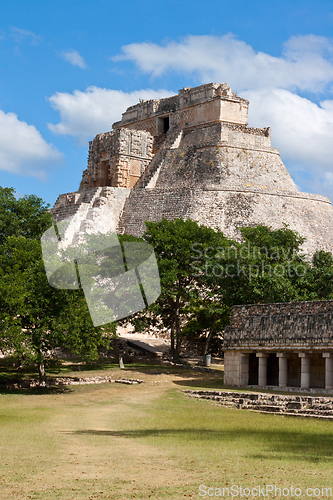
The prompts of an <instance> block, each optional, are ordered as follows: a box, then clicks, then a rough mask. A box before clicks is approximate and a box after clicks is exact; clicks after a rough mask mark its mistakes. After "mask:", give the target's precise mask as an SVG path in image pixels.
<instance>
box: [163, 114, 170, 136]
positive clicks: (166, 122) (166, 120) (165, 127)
mask: <svg viewBox="0 0 333 500" xmlns="http://www.w3.org/2000/svg"><path fill="white" fill-rule="evenodd" d="M168 130H169V117H168V116H166V117H165V118H163V132H164V133H165V134H166V133H167V131H168Z"/></svg>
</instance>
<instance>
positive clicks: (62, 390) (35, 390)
mask: <svg viewBox="0 0 333 500" xmlns="http://www.w3.org/2000/svg"><path fill="white" fill-rule="evenodd" d="M71 392H73V390H72V389H71V388H70V387H68V386H61V387H60V386H55V387H31V388H25V387H20V388H17V389H15V388H10V389H6V388H3V387H1V385H0V394H1V395H3V396H5V395H6V394H7V395H8V394H16V395H17V394H21V395H23V396H32V395H33V396H43V395H45V394H51V395H52V394H67V393H71Z"/></svg>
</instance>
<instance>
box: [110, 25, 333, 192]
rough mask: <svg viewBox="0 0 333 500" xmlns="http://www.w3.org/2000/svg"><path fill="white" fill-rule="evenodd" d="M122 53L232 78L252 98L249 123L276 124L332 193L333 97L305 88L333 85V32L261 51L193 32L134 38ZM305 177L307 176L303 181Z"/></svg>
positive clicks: (283, 146) (304, 172) (213, 77)
mask: <svg viewBox="0 0 333 500" xmlns="http://www.w3.org/2000/svg"><path fill="white" fill-rule="evenodd" d="M113 59H114V60H115V61H122V60H130V61H133V62H134V63H135V64H136V65H137V66H138V67H139V69H140V70H141V71H142V72H144V73H148V74H151V75H152V76H154V77H158V76H162V75H163V74H170V72H172V71H173V72H178V73H180V74H187V75H191V76H192V77H193V76H194V77H195V78H196V79H197V81H199V82H200V83H208V82H212V81H213V82H226V83H228V84H229V85H230V86H231V88H232V89H233V90H234V91H235V92H237V94H238V95H240V96H241V97H245V98H247V99H249V101H250V109H249V123H250V125H253V126H257V127H265V126H270V127H271V128H272V145H273V146H275V147H277V148H279V149H280V152H281V157H282V159H283V161H284V162H285V163H287V164H288V167H289V168H290V169H291V170H292V173H293V174H294V175H295V177H296V178H297V181H298V182H299V183H300V184H302V187H303V189H304V188H305V186H306V187H307V188H309V189H310V190H313V189H316V190H317V192H322V193H323V194H326V195H327V194H328V190H331V188H332V186H333V140H332V137H333V101H332V100H329V99H327V100H323V101H322V102H321V103H320V104H316V103H315V102H312V101H311V100H309V99H305V98H303V97H300V96H299V95H297V92H304V91H305V92H310V93H311V92H312V93H316V94H318V93H324V92H328V94H327V95H328V96H330V95H331V94H330V92H332V88H333V39H330V38H325V37H321V36H315V35H311V34H310V35H305V36H293V37H291V38H290V39H289V40H287V42H286V43H285V44H284V45H283V51H282V54H281V56H279V57H276V56H272V55H270V54H267V53H264V52H257V51H255V50H254V49H253V48H252V47H251V46H250V45H248V44H247V43H245V42H244V41H242V40H238V39H237V38H236V37H235V36H234V35H232V34H228V35H224V36H221V37H214V36H192V35H191V36H187V37H186V38H184V39H182V40H180V41H178V42H177V41H171V42H168V43H166V44H165V45H158V44H154V43H133V44H130V45H125V46H124V47H122V54H121V55H118V56H116V57H114V58H113ZM303 180H304V182H303Z"/></svg>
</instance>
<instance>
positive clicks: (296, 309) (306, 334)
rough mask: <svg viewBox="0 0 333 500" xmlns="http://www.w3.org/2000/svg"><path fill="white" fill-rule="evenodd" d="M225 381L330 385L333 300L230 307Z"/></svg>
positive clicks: (303, 386)
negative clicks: (231, 308)
mask: <svg viewBox="0 0 333 500" xmlns="http://www.w3.org/2000/svg"><path fill="white" fill-rule="evenodd" d="M224 362H225V368H224V384H225V385H235V386H242V387H244V386H259V387H267V386H273V387H280V388H282V389H283V388H288V387H291V388H295V389H296V388H301V389H326V390H333V300H328V301H311V302H288V303H281V304H256V305H244V306H234V307H233V310H232V318H231V322H230V325H229V326H228V327H226V329H225V336H224Z"/></svg>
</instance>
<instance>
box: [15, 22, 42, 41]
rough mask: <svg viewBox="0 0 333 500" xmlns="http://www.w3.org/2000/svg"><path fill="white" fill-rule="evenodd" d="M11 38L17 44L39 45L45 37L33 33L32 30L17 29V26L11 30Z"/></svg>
mask: <svg viewBox="0 0 333 500" xmlns="http://www.w3.org/2000/svg"><path fill="white" fill-rule="evenodd" d="M10 31H11V36H12V38H13V39H14V40H15V42H17V43H23V42H25V41H27V42H28V43H30V45H38V44H39V43H40V42H41V41H42V40H43V37H41V36H40V35H36V33H34V32H33V31H30V30H22V29H20V28H16V27H15V26H13V27H11V28H10Z"/></svg>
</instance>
